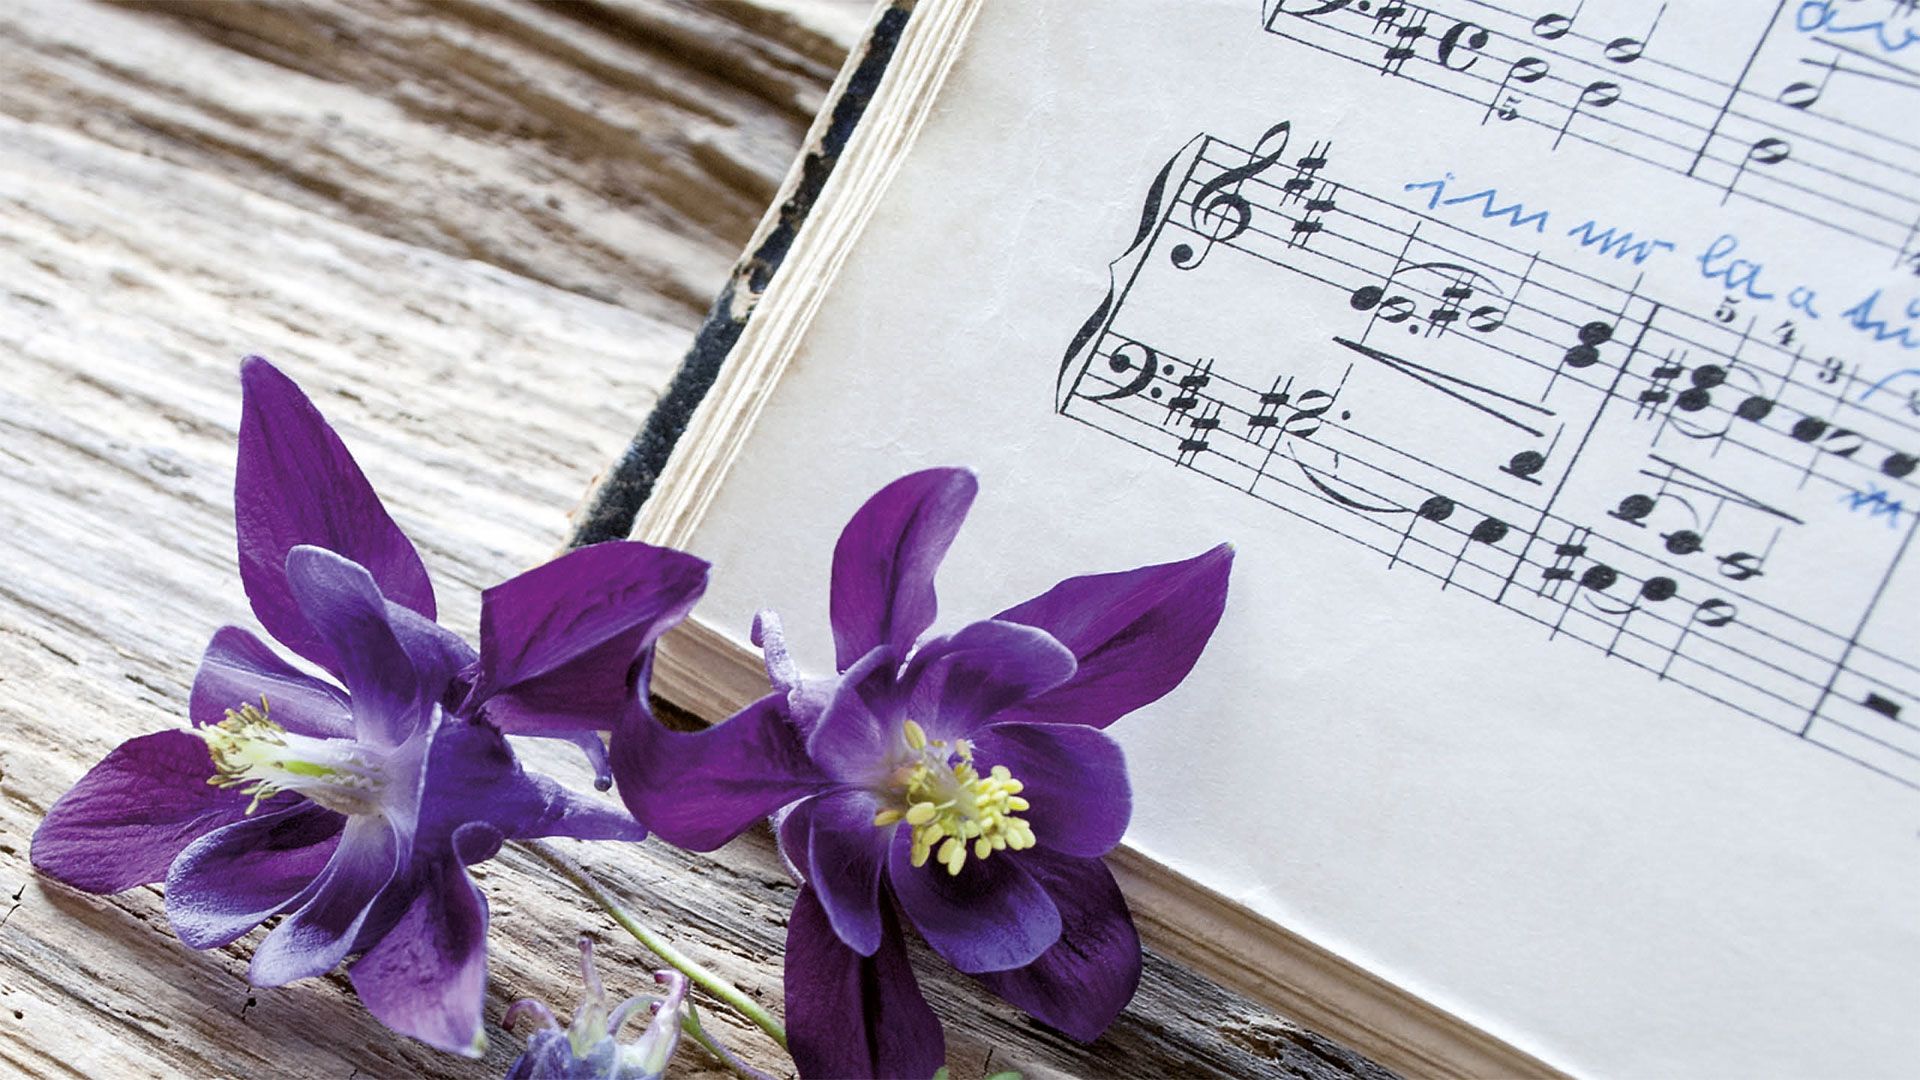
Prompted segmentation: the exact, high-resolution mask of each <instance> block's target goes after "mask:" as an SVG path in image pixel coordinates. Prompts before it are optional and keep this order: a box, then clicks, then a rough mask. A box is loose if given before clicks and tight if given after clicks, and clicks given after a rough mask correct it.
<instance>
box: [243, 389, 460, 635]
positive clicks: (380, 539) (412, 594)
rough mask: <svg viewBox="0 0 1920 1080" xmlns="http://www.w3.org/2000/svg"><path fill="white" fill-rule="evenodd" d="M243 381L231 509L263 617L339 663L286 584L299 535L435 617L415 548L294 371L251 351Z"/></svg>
mask: <svg viewBox="0 0 1920 1080" xmlns="http://www.w3.org/2000/svg"><path fill="white" fill-rule="evenodd" d="M240 384H241V391H242V394H241V396H242V404H241V416H240V460H239V467H238V469H237V471H236V474H235V477H234V485H233V516H234V524H235V526H236V529H237V531H238V534H239V539H240V580H241V582H242V584H244V585H245V586H246V590H247V599H248V600H249V601H250V602H251V603H252V604H253V613H254V615H255V617H257V618H258V619H259V620H260V625H262V626H264V627H266V628H267V632H268V633H270V634H272V635H273V636H274V637H276V638H278V639H280V641H281V642H282V643H283V644H285V645H286V646H287V647H288V648H289V649H292V650H293V651H294V652H296V653H299V654H300V655H301V656H304V657H306V658H307V659H309V660H312V661H313V662H314V663H316V664H319V665H321V666H322V667H326V668H328V669H330V670H333V669H335V658H334V653H333V650H332V648H331V646H329V644H328V643H327V642H326V641H325V640H324V639H323V638H322V637H321V635H320V634H318V633H316V632H315V630H314V629H313V628H312V627H310V626H308V625H307V620H306V618H305V617H304V616H303V615H302V614H301V613H300V610H299V608H298V607H297V606H296V605H295V603H294V600H293V593H292V591H291V589H290V588H289V586H288V584H287V575H286V566H287V553H288V552H289V551H292V550H293V549H294V548H295V547H297V546H299V545H301V544H312V545H314V546H315V547H322V548H326V549H327V550H329V551H333V552H337V553H339V554H341V555H343V556H345V557H347V558H348V559H351V560H353V561H354V562H356V563H359V564H360V565H361V566H364V567H366V568H367V570H368V571H369V572H370V573H372V575H373V579H374V581H376V582H378V583H379V585H380V591H381V592H382V593H383V594H385V595H386V596H388V597H391V598H392V599H393V600H394V601H395V602H396V603H399V604H402V605H404V606H406V607H408V608H411V609H413V610H414V611H417V612H419V613H420V614H422V615H424V616H426V617H427V618H429V619H431V618H433V614H434V605H433V585H432V583H431V582H429V581H428V580H427V570H426V567H425V566H423V565H422V564H421V562H420V554H419V553H418V552H416V551H415V550H414V549H413V544H412V543H411V542H410V541H409V540H408V539H407V537H406V534H405V533H403V532H401V531H400V527H399V526H398V525H395V524H394V523H393V519H392V518H391V517H389V516H387V511H386V508H385V507H384V506H382V505H380V497H379V496H378V495H375V494H374V493H373V488H372V486H371V485H369V484H368V483H367V478H366V477H365V476H364V475H362V474H361V472H360V466H358V465H356V464H355V463H354V460H353V455H351V454H349V453H347V448H346V446H345V444H343V443H342V442H341V441H340V437H339V436H338V435H336V434H334V432H333V429H332V428H331V427H328V426H327V422H326V420H325V419H323V418H322V417H321V415H320V412H319V410H318V409H315V408H314V407H313V403H312V402H311V401H308V400H307V396H306V395H305V394H303V393H301V392H300V388H299V387H298V386H295V385H294V383H293V380H292V379H289V378H287V377H286V376H285V375H282V374H281V373H280V372H279V371H278V370H277V369H276V368H275V367H274V366H273V365H272V364H269V363H267V362H266V361H265V360H263V359H261V358H260V357H257V356H250V357H248V358H247V359H246V361H245V362H244V363H243V364H241V366H240Z"/></svg>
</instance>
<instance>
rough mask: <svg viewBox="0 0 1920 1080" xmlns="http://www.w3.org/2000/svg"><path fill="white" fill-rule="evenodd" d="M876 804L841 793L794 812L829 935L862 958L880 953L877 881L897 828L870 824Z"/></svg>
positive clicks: (853, 792)
mask: <svg viewBox="0 0 1920 1080" xmlns="http://www.w3.org/2000/svg"><path fill="white" fill-rule="evenodd" d="M879 809H880V806H879V803H878V802H876V801H875V800H874V797H873V796H872V795H871V794H869V793H868V792H866V791H862V790H859V789H845V790H841V791H833V792H828V793H827V794H825V795H821V796H820V797H818V798H814V799H808V800H807V801H806V802H803V803H801V804H800V805H799V806H798V807H796V808H795V809H794V815H795V816H796V817H802V816H803V817H804V819H805V821H804V826H805V828H806V829H807V836H808V840H807V864H808V865H809V866H810V867H812V868H813V869H812V872H811V873H810V874H809V875H808V877H807V884H809V885H811V886H813V889H814V892H815V894H817V896H818V897H819V900H820V906H821V907H822V908H824V909H826V912H827V921H828V922H830V923H832V924H833V932H834V933H836V934H838V935H840V940H841V941H844V942H846V943H847V945H848V946H849V947H850V948H852V949H853V951H854V952H857V953H859V954H860V955H861V956H872V955H873V951H874V950H875V949H877V948H879V947H880V876H881V871H882V870H883V869H884V868H885V866H886V861H887V849H888V847H889V846H890V844H891V843H892V840H893V833H894V830H895V829H897V828H899V826H897V825H891V826H887V827H885V828H882V827H880V826H877V825H875V824H874V823H873V815H874V814H875V813H876V812H878V811H879Z"/></svg>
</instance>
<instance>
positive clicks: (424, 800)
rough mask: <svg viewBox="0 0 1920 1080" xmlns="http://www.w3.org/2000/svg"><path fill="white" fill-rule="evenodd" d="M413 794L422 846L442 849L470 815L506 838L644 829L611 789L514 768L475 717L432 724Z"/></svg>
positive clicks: (629, 834) (629, 835)
mask: <svg viewBox="0 0 1920 1080" xmlns="http://www.w3.org/2000/svg"><path fill="white" fill-rule="evenodd" d="M420 802H421V814H420V826H419V830H418V833H417V834H416V842H415V846H416V848H417V849H418V850H421V851H426V852H439V851H441V850H445V849H446V848H447V846H448V845H451V844H453V843H454V839H455V836H456V834H457V833H458V832H459V831H460V829H461V828H462V827H464V826H467V825H470V824H474V823H481V824H485V825H487V826H489V827H490V828H492V829H493V830H495V831H496V832H497V834H498V835H499V836H501V837H504V838H508V839H519V838H533V837H541V836H568V837H573V838H574V839H578V840H636V841H637V840H643V839H645V838H646V835H647V834H646V830H645V829H643V828H642V827H641V826H640V824H639V823H638V822H636V821H634V820H633V818H632V816H630V815H629V814H628V813H627V812H626V810H625V809H624V808H623V807H621V805H620V804H619V803H618V802H616V801H614V799H613V798H612V796H606V795H598V794H594V795H589V794H585V793H581V792H576V791H572V790H570V789H568V788H566V787H564V786H562V785H560V784H557V783H555V782H554V781H552V780H549V779H548V778H546V777H544V776H541V775H540V774H538V773H530V772H527V771H526V770H524V769H522V768H521V767H520V762H519V759H518V758H516V757H515V756H514V753H513V751H512V749H511V748H510V747H509V746H508V745H507V740H506V738H505V737H504V736H502V735H501V734H500V732H499V731H497V730H495V729H494V728H492V727H490V726H488V725H486V724H482V723H470V722H466V721H460V720H448V721H445V722H444V723H442V724H441V725H440V727H439V728H438V729H437V730H436V731H435V732H434V736H433V749H432V751H431V754H430V756H429V758H428V763H427V774H426V783H425V787H424V790H423V792H422V795H421V800H420ZM467 861H469V862H477V861H479V860H478V859H468V860H467Z"/></svg>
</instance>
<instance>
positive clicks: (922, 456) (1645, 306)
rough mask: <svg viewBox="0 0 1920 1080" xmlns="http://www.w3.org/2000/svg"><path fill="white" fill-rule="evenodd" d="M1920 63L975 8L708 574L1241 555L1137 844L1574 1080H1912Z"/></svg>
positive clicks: (951, 598) (1832, 28)
mask: <svg viewBox="0 0 1920 1080" xmlns="http://www.w3.org/2000/svg"><path fill="white" fill-rule="evenodd" d="M1916 39H1920V16H1917V15H1914V14H1913V13H1912V9H1911V7H1910V6H1906V5H1900V4H1888V3H1869V2H1866V0H1860V2H1847V0H1831V2H1827V0H1807V2H1793V3H1778V4H1763V3H1755V4H1737V5H1736V4H1678V3H1673V4H1665V3H1662V2H1661V0H1617V2H1615V0H1609V2H1607V3H1605V4H1600V3H1592V2H1589V3H1587V4H1586V5H1585V6H1584V9H1582V8H1581V7H1580V5H1578V4H1576V3H1573V2H1572V0H1566V2H1561V0H1502V2H1501V3H1482V2H1478V0H1435V2H1433V3H1432V4H1430V5H1427V6H1415V5H1412V4H1401V3H1394V2H1390V0H1265V3H1264V5H1263V4H1262V2H1261V0H1205V2H1185V3H1179V4H1173V3H1168V2H1165V0H1081V2H1075V3H1059V4H1018V3H1005V4H989V5H987V6H986V7H985V9H984V11H983V12H982V13H981V14H980V16H979V18H978V22H977V23H976V25H975V27H974V30H973V32H972V35H971V37H970V39H969V40H968V42H967V44H966V46H965V51H964V52H963V54H962V55H961V57H960V59H959V61H958V63H957V64H956V66H955V68H954V70H953V72H952V74H951V77H950V80H949V82H948V84H947V86H946V87H945V89H944V90H943V91H942V95H941V97H940V98H939V99H938V101H937V102H936V106H935V112H934V115H933V116H932V118H931V119H930V120H929V121H928V123H927V126H926V129H925V130H924V131H923V133H922V134H921V135H920V137H919V140H918V142H917V143H916V145H915V146H914V148H913V150H912V152H911V154H910V156H909V157H908V159H907V160H906V162H905V163H904V165H903V167H902V168H901V169H900V171H899V173H898V175H897V176H896V178H895V179H894V181H893V183H892V185H891V187H890V188H889V190H888V192H887V194H886V196H885V198H884V200H883V202H882V204H881V206H880V209H879V211H878V213H877V214H876V216H875V218H874V219H873V221H872V222H871V224H870V225H869V226H868V228H867V231H866V232H865V234H864V235H863V236H862V238H861V239H860V242H859V244H858V246H857V247H856V248H855V250H854V252H853V254H852V256H851V257H850V258H849V259H848V261H847V263H846V264H845V266H844V268H843V270H842V272H841V274H840V276H839V277H838V279H837V280H836V281H835V282H834V283H833V285H832V288H831V291H830V292H829V294H828V299H827V301H826V303H825V305H824V306H823V308H822V309H821V310H820V312H819V313H818V315H817V317H816V319H815V320H814V322H813V323H812V325H811V327H810V328H809V329H808V330H807V333H806V336H805V338H804V340H803V342H802V343H801V346H800V348H799V351H798V353H797V355H796V357H795V359H794V361H793V364H792V367H791V368H790V369H789V371H788V372H787V374H786V375H785V376H784V378H783V381H782V382H781V384H780V385H779V386H778V387H777V389H776V390H775V392H774V394H773V398H772V401H771V403H770V404H769V406H768V408H767V410H766V412H765V413H764V415H763V416H762V417H761V418H760V420H759V422H758V425H757V427H756V428H755V429H754V431H753V434H752V435H751V436H750V438H749V439H748V442H747V444H746V449H745V451H744V453H743V454H742V455H741V456H740V458H739V459H738V461H737V462H736V463H735V465H734V467H733V469H732V472H731V474H730V476H729V477H728V480H727V482H726V484H725V485H724V487H723V488H722V490H721V491H720V492H719V494H718V495H717V497H716V500H715V502H714V504H713V509H712V511H711V513H710V514H709V515H708V516H707V518H706V519H705V520H704V521H703V522H702V523H701V525H700V527H699V529H698V532H697V535H696V538H695V540H694V543H693V544H692V547H693V549H694V550H696V551H698V552H700V553H701V554H703V555H706V556H709V557H713V558H715V559H716V560H717V561H718V563H719V565H720V566H721V567H722V568H723V569H722V571H721V572H720V573H719V575H718V576H717V577H716V579H715V581H714V586H713V590H712V592H711V593H710V599H709V602H708V603H707V604H706V605H705V606H704V607H703V609H702V617H703V619H705V620H707V621H709V622H712V623H714V624H715V625H719V626H722V627H725V628H726V629H727V630H728V631H729V632H730V633H732V634H734V635H736V636H738V637H739V638H741V639H744V637H745V631H746V627H747V625H748V622H749V620H750V618H751V616H752V613H753V611H754V610H755V609H756V608H758V607H760V606H763V605H769V606H773V607H776V608H778V609H780V610H781V611H782V613H783V615H784V616H785V618H786V623H787V627H788V629H789V633H790V635H791V638H792V644H793V645H794V646H795V648H796V651H797V653H798V656H799V658H800V659H801V661H802V662H803V664H804V665H807V666H811V667H812V668H814V669H815V670H817V671H825V670H827V669H828V668H829V666H830V664H831V658H832V654H831V647H830V641H829V635H828V633H827V588H826V574H825V571H826V568H827V564H828V561H829V554H830V551H831V547H832V543H833V539H834V536H835V534H836V532H837V530H838V529H839V527H840V525H841V523H842V522H843V521H844V520H845V519H846V517H847V516H848V515H849V514H850V513H851V512H852V511H853V509H854V508H855V507H856V506H857V505H858V504H859V503H860V502H861V501H862V500H863V499H864V498H865V496H866V495H867V494H868V493H870V492H871V491H873V490H874V489H876V488H878V487H879V486H880V485H882V484H883V483H885V482H886V481H888V480H890V479H892V478H894V477H895V476H897V475H899V474H901V473H904V472H907V471H909V470H912V469H915V468H919V467H924V466H928V465H935V464H967V465H971V466H972V467H973V468H974V469H976V470H977V471H978V472H979V474H980V478H981V495H980V499H979V501H978V502H977V503H976V506H975V510H974V512H973V516H972V519H971V520H970V522H969V523H968V526H967V528H966V529H965V530H964V531H963V532H962V533H961V536H960V539H959V541H958V543H957V544H956V545H955V547H954V549H953V553H952V555H951V557H950V558H949V560H948V561H947V563H946V566H945V569H944V570H943V572H942V575H941V578H940V590H941V600H942V610H943V623H942V625H943V626H950V625H954V624H957V623H959V622H962V621H967V620H970V619H973V618H980V617H985V616H987V615H990V614H991V613H993V612H996V611H999V610H1001V609H1002V608H1004V607H1007V606H1009V605H1011V604H1013V603H1015V602H1017V601H1020V600H1023V599H1025V598H1027V597H1028V596H1030V595H1033V594H1034V593H1037V592H1039V591H1041V590H1042V589H1044V588H1046V587H1047V586H1049V585H1051V584H1052V583H1053V582H1054V581H1055V580H1057V579H1059V578H1061V577H1063V576H1067V575H1069V574H1078V573H1087V572H1092V571H1098V570H1109V569H1121V568H1126V567H1131V566H1135V565H1140V564H1144V563H1151V562H1161V561H1166V560H1170V559H1175V558H1180V557H1184V556H1187V555H1191V554H1194V553H1196V552H1199V551H1201V550H1203V549H1205V548H1206V547H1209V546H1211V545H1212V544H1214V543H1217V542H1219V541H1220V540H1223V539H1225V540H1230V541H1232V542H1233V543H1234V544H1235V545H1236V546H1237V548H1238V552H1239V554H1238V559H1237V563H1236V567H1235V576H1234V582H1233V593H1232V596H1231V599H1230V602H1229V606H1228V611H1227V616H1226V619H1225V621H1224V622H1223V624H1222V625H1221V628H1220V630H1219V633H1218V634H1217V636H1216V637H1215V639H1214V642H1213V644H1212V646H1211V647H1210V649H1209V651H1208V653H1207V654H1206V656H1205V657H1204V658H1203V659H1202V661H1201V663H1200V665H1199V667H1198V669H1197V670H1196V671H1195V672H1194V674H1193V676H1192V678H1190V679H1189V681H1188V683H1187V684H1186V685H1185V686H1184V687H1182V688H1181V689H1180V690H1179V691H1177V692H1176V693H1174V694H1173V695H1171V696H1169V697H1168V698H1166V699H1165V700H1163V701H1162V702H1160V703H1159V704H1157V705H1156V706H1154V707H1152V708H1150V709H1147V710H1144V711H1142V712H1140V713H1138V714H1135V715H1133V716H1131V717H1128V718H1127V719H1125V720H1123V721H1121V722H1120V723H1119V724H1118V725H1116V727H1115V728H1114V732H1115V734H1116V735H1117V736H1118V737H1119V738H1120V740H1121V741H1122V742H1123V743H1124V744H1125V746H1126V747H1127V750H1128V753H1129V758H1130V762H1131V765H1132V769H1133V776H1134V783H1135V811H1134V823H1133V829H1132V832H1131V834H1130V837H1129V842H1130V843H1132V844H1134V845H1135V846H1137V847H1138V848H1140V849H1141V850H1142V851H1144V852H1145V853H1147V854H1149V855H1151V856H1152V857H1154V858H1156V859H1158V860H1160V861H1162V862H1163V863H1165V864H1166V865H1168V866H1171V867H1173V868H1174V869H1177V870H1179V871H1181V872H1183V873H1186V874H1188V875H1190V876H1192V877H1194V878H1196V879H1198V880H1200V881H1201V882H1203V883H1205V884H1207V885H1209V886H1211V887H1213V888H1214V889H1216V890H1218V891H1220V892H1221V893H1223V894H1224V895H1226V896H1229V897H1231V898H1233V899H1236V900H1238V901H1241V902H1243V903H1245V904H1247V905H1249V906H1250V907H1252V908H1253V909H1255V910H1257V911H1258V912H1260V913H1261V914H1263V915H1265V916H1267V917H1270V918H1271V919H1273V920H1275V921H1276V922H1278V923H1280V924H1282V925H1285V926H1287V927H1289V928H1292V929H1293V930H1295V931H1298V932H1300V933H1302V934H1305V935H1306V936H1307V937H1309V938H1311V939H1312V940H1314V941H1317V942H1319V943H1321V944H1323V945H1325V946H1327V947H1329V948H1331V949H1333V950H1335V951H1336V952H1338V953H1341V954H1342V955H1345V956H1347V957H1349V958H1351V959H1353V960H1354V961H1356V962H1357V963H1359V964H1361V965H1362V966H1364V967H1366V968H1368V969H1370V970H1373V971H1376V972H1378V973H1380V974H1382V975H1384V976H1386V977H1387V978H1389V979H1391V980H1392V981H1394V982H1396V983H1398V984H1400V985H1402V986H1404V987H1406V988H1407V989H1409V990H1410V991H1412V992H1414V993H1415V994H1417V995H1419V996H1421V997H1423V998H1425V999H1427V1000H1429V1001H1431V1002H1433V1003H1435V1004H1437V1005H1439V1006H1441V1007H1442V1008H1445V1009H1448V1010H1451V1011H1452V1012H1454V1013H1456V1014H1458V1015H1459V1016H1461V1017H1463V1018H1465V1019H1466V1020H1467V1021H1469V1022H1471V1023H1473V1024H1475V1025H1478V1026H1480V1027H1482V1028H1484V1029H1485V1030H1487V1031H1488V1032H1490V1033H1492V1034H1494V1035H1497V1036H1499V1037H1501V1038H1504V1039H1506V1040H1508V1041H1510V1042H1512V1043H1514V1044H1515V1045H1517V1046H1519V1047H1522V1048H1524V1049H1526V1050H1529V1051H1531V1052H1532V1053H1535V1054H1537V1055H1539V1056H1540V1057H1541V1058H1543V1059H1544V1060H1546V1061H1548V1062H1550V1063H1552V1064H1554V1065H1556V1066H1559V1067H1561V1068H1564V1069H1569V1070H1573V1071H1578V1072H1584V1073H1592V1074H1598V1075H1622V1076H1645V1075H1678V1074H1692V1075H1702V1074H1713V1075H1742V1076H1757V1075H1795V1074H1798V1075H1809V1074H1821V1075H1843V1074H1844V1075H1856V1076H1858V1075H1870V1074H1889V1073H1894V1072H1900V1071H1904V1070H1909V1069H1911V1067H1912V1062H1913V1061H1914V1060H1916V1054H1920V1026H1916V1025H1914V1024H1913V1023H1912V1016H1911V1009H1912V1003H1913V1002H1914V1001H1915V1000H1920V919H1917V918H1916V917H1915V916H1914V913H1913V907H1912V903H1913V897H1915V896H1916V895H1920V551H1914V550H1910V549H1911V548H1912V546H1913V545H1912V539H1913V535H1914V532H1915V529H1916V524H1917V523H1920V517H1917V516H1916V511H1920V487H1916V481H1920V475H1916V465H1920V276H1916V269H1920V236H1917V234H1916V222H1917V221H1920V184H1917V183H1916V180H1917V179H1920V125H1916V122H1915V120H1914V117H1915V116H1916V115H1920V113H1917V112H1916V111H1915V108H1914V106H1915V105H1916V104H1917V103H1920V98H1916V93H1917V91H1916V87H1920V48H1909V46H1910V45H1912V44H1913V43H1914V42H1915V40H1916Z"/></svg>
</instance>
